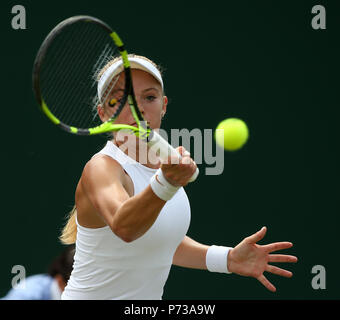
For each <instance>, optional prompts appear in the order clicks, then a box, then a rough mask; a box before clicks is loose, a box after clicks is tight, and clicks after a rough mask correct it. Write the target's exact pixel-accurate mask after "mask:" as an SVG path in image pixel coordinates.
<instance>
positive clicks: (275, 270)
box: [266, 264, 293, 278]
mask: <svg viewBox="0 0 340 320" xmlns="http://www.w3.org/2000/svg"><path fill="white" fill-rule="evenodd" d="M266 271H267V272H270V273H273V274H276V275H278V276H281V277H286V278H290V277H292V276H293V273H292V272H290V271H288V270H285V269H281V268H279V267H276V266H271V265H269V264H268V265H267V267H266Z"/></svg>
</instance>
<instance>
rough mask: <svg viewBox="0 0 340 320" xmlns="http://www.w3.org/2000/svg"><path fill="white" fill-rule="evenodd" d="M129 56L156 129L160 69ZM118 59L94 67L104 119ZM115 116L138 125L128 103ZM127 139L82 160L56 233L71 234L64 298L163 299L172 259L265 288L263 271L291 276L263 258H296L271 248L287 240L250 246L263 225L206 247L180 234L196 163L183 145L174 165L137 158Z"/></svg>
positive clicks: (161, 109) (118, 83)
mask: <svg viewBox="0 0 340 320" xmlns="http://www.w3.org/2000/svg"><path fill="white" fill-rule="evenodd" d="M129 60H130V62H131V66H132V78H133V84H134V91H135V95H136V98H137V103H138V105H139V107H140V109H141V112H142V114H143V116H144V118H145V119H146V121H148V123H149V125H150V127H151V128H153V129H157V128H160V126H161V121H162V118H163V116H164V114H165V112H166V109H167V102H168V100H167V97H166V96H164V88H163V80H162V76H161V73H160V71H159V69H158V68H157V66H156V65H155V64H154V63H153V62H152V61H151V60H149V59H147V58H145V57H141V56H136V55H130V56H129ZM121 64H122V63H121V60H120V59H115V60H113V61H111V62H109V63H108V64H107V65H106V66H105V67H104V68H103V70H102V71H101V72H100V73H99V76H98V93H99V99H100V101H101V104H100V105H98V108H97V111H98V114H99V116H100V118H101V120H102V121H105V120H107V119H109V117H110V115H111V114H112V106H111V105H110V104H111V102H112V101H113V100H112V99H115V100H119V98H120V96H119V95H121V94H122V90H121V89H122V87H123V81H124V74H123V73H121V71H122V67H121ZM108 79H109V80H108ZM111 79H113V80H111ZM105 81H111V82H110V85H109V87H110V90H105V87H104V84H103V82H105ZM111 87H113V88H111ZM116 122H117V123H125V124H129V125H136V124H135V121H134V119H133V117H132V115H131V113H130V110H129V107H128V106H125V107H124V109H123V111H122V112H121V113H120V114H119V116H118V118H117V121H116ZM130 138H131V137H130ZM130 140H133V139H130ZM125 142H126V141H125V140H124V141H122V140H121V139H118V136H117V135H115V136H114V137H113V138H112V140H110V141H108V142H107V144H106V146H105V147H104V148H103V149H102V150H101V151H100V152H99V153H98V154H96V155H95V156H94V157H92V159H91V160H90V161H89V162H88V163H87V164H86V165H85V168H84V170H83V173H82V175H81V178H80V180H79V183H78V186H77V189H76V195H75V202H76V205H75V207H76V210H73V212H72V214H71V216H70V218H69V221H68V223H67V225H66V226H65V228H64V230H63V234H62V236H61V239H62V241H63V242H64V243H72V242H74V241H75V240H76V253H75V262H74V269H73V271H72V274H71V277H70V280H69V282H68V284H67V286H66V288H65V291H64V292H63V295H62V299H161V298H162V294H163V287H164V285H165V282H166V280H167V277H168V275H169V271H170V268H171V265H172V264H174V265H178V266H182V267H187V268H196V269H208V270H209V271H211V272H221V273H236V274H239V275H243V276H252V277H255V278H256V279H258V280H259V281H260V282H261V283H262V284H263V285H264V286H265V287H266V288H267V289H269V290H271V291H275V290H276V289H275V287H274V286H273V285H272V284H271V283H270V282H269V281H268V280H267V279H266V278H265V276H264V275H263V272H264V271H267V272H272V273H275V274H278V275H281V276H285V277H291V276H292V273H291V272H289V271H286V270H283V269H280V268H278V267H275V266H271V265H269V264H268V262H296V261H297V258H296V257H294V256H289V255H282V254H280V255H279V254H270V253H271V252H273V251H276V250H281V249H286V248H290V247H291V246H292V244H291V243H289V242H280V243H273V244H268V245H263V246H260V245H257V244H256V242H258V241H259V240H261V239H262V238H263V237H264V235H265V233H266V228H265V227H264V228H262V229H261V230H260V231H258V232H257V233H255V234H253V235H252V236H250V237H248V238H245V239H244V240H243V241H242V242H241V243H240V244H238V245H237V246H236V247H235V248H229V247H222V246H208V245H204V244H200V243H198V242H196V241H194V240H192V239H190V238H189V237H188V236H186V232H187V230H188V228H189V223H190V205H189V201H188V198H187V196H186V193H185V191H184V189H183V186H185V185H186V184H187V183H188V180H189V179H190V177H191V176H192V175H193V173H194V172H195V170H196V164H195V162H194V161H193V160H192V159H191V158H190V155H189V154H188V152H186V151H185V150H184V148H182V147H179V148H178V151H179V152H180V154H181V155H182V159H181V162H180V163H179V164H171V162H170V161H169V163H160V162H159V161H158V162H157V161H156V162H155V161H150V159H149V158H148V157H146V161H144V160H145V158H144V157H143V159H144V160H143V161H141V155H142V153H141V152H140V150H142V148H141V147H142V144H143V142H141V141H139V139H138V138H135V143H130V142H129V144H128V147H126V143H125ZM123 145H124V148H122V146H123ZM123 149H124V150H123ZM148 151H149V150H148ZM149 153H150V152H148V154H149ZM151 155H152V154H151ZM152 156H153V157H155V155H152Z"/></svg>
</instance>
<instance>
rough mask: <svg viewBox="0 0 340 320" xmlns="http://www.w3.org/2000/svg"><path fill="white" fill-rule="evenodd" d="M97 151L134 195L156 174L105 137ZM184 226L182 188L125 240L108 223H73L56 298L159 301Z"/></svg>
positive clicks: (187, 209)
mask: <svg viewBox="0 0 340 320" xmlns="http://www.w3.org/2000/svg"><path fill="white" fill-rule="evenodd" d="M98 154H105V155H108V156H110V157H112V158H113V159H115V160H116V161H117V162H118V163H120V165H121V166H122V167H123V169H124V170H125V171H126V172H127V174H128V175H129V176H130V178H131V180H132V182H133V185H134V194H135V195H136V194H138V193H139V192H141V191H143V190H144V189H145V188H146V187H147V186H148V185H149V182H150V178H151V177H152V175H153V174H154V173H155V172H156V169H151V168H148V167H145V166H143V165H142V164H140V163H138V162H136V161H134V160H133V159H132V158H130V157H129V156H127V155H126V154H125V153H124V152H122V151H121V150H120V149H119V148H118V147H117V146H115V145H114V144H113V143H112V142H111V141H108V142H107V144H106V146H105V147H104V148H103V149H102V150H101V151H100V152H99V153H98ZM139 214H143V212H140V213H139ZM189 224H190V204H189V200H188V198H187V195H186V193H185V191H184V189H183V188H180V189H179V190H178V192H177V193H176V194H175V195H174V197H173V198H172V199H171V200H169V201H167V203H166V204H165V205H164V207H163V209H162V210H161V212H160V213H159V216H158V218H157V219H156V221H155V222H154V224H153V225H152V226H151V228H150V229H149V230H148V231H147V232H146V233H145V234H144V235H143V236H141V237H140V238H138V239H137V240H135V241H132V242H130V243H127V242H124V241H123V240H121V239H120V238H119V237H117V236H116V235H115V234H114V233H113V232H112V230H111V229H110V227H109V226H105V227H102V228H97V229H91V228H85V227H82V226H80V225H79V224H78V222H77V241H76V251H75V256H74V265H73V271H72V273H71V276H70V279H69V281H68V283H67V286H66V288H65V290H64V292H63V294H62V299H76V300H81V299H89V300H95V299H100V300H108V299H120V300H122V299H128V300H146V299H152V300H159V299H161V298H162V294H163V287H164V285H165V282H166V280H167V278H168V275H169V271H170V268H171V265H172V259H173V255H174V253H175V251H176V249H177V247H178V245H179V244H180V243H181V241H182V240H183V238H184V237H185V235H186V233H187V231H188V228H189Z"/></svg>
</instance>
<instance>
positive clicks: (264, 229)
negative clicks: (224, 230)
mask: <svg viewBox="0 0 340 320" xmlns="http://www.w3.org/2000/svg"><path fill="white" fill-rule="evenodd" d="M266 232H267V227H262V229H261V230H260V231H257V232H256V233H254V234H253V235H251V236H249V237H247V238H246V239H245V240H246V242H247V243H256V242H258V241H260V240H262V239H263V238H264V236H265V235H266Z"/></svg>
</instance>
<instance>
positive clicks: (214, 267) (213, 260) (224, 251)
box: [205, 246, 232, 273]
mask: <svg viewBox="0 0 340 320" xmlns="http://www.w3.org/2000/svg"><path fill="white" fill-rule="evenodd" d="M230 249H232V248H230V247H222V246H211V247H209V249H208V251H207V255H206V258H205V259H206V265H207V269H208V270H209V271H210V272H220V273H231V272H230V271H229V270H228V253H229V250H230Z"/></svg>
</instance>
